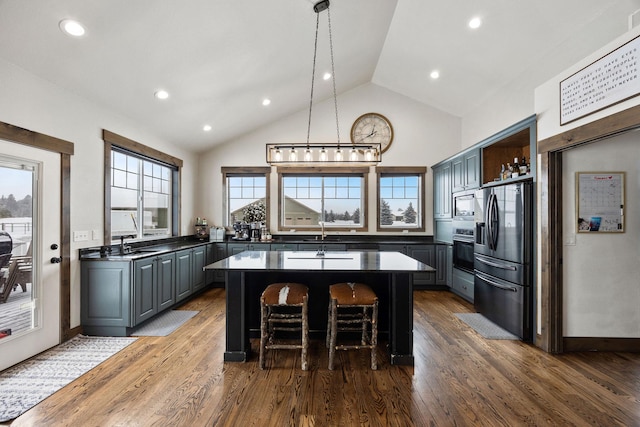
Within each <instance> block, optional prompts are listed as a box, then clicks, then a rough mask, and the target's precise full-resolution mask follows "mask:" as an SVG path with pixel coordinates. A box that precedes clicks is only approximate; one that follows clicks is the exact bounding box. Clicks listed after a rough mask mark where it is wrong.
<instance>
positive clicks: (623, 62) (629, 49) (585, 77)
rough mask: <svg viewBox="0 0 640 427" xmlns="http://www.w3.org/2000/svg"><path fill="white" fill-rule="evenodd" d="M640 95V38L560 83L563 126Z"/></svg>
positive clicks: (561, 120) (561, 121)
mask: <svg viewBox="0 0 640 427" xmlns="http://www.w3.org/2000/svg"><path fill="white" fill-rule="evenodd" d="M639 93H640V36H638V37H636V38H634V39H633V40H630V41H629V42H627V43H625V44H624V45H622V46H620V47H619V48H617V49H616V50H614V51H613V52H611V53H609V54H607V55H605V56H604V57H602V58H600V59H599V60H597V61H595V62H594V63H592V64H591V65H588V66H586V67H585V68H583V69H582V70H580V71H578V72H577V73H575V74H573V75H572V76H570V77H568V78H566V79H565V80H563V81H561V82H560V125H566V124H567V123H570V122H572V121H574V120H578V119H579V118H582V117H584V116H587V115H589V114H592V113H595V112H596V111H600V110H602V109H604V108H607V107H609V106H611V105H614V104H617V103H619V102H622V101H624V100H627V99H629V98H632V97H634V96H636V95H638V94H639Z"/></svg>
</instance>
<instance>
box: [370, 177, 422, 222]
mask: <svg viewBox="0 0 640 427" xmlns="http://www.w3.org/2000/svg"><path fill="white" fill-rule="evenodd" d="M376 171H377V174H378V227H377V228H378V231H385V230H386V231H390V230H397V229H402V230H409V231H424V217H423V216H424V196H423V193H424V175H425V173H426V168H424V167H418V168H396V167H379V168H376Z"/></svg>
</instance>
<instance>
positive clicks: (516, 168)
mask: <svg viewBox="0 0 640 427" xmlns="http://www.w3.org/2000/svg"><path fill="white" fill-rule="evenodd" d="M518 175H520V165H519V164H518V158H517V157H514V159H513V170H512V172H511V178H517V177H518Z"/></svg>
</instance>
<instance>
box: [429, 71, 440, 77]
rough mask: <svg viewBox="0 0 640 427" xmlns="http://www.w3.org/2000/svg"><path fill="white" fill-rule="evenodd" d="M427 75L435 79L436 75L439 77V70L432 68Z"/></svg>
mask: <svg viewBox="0 0 640 427" xmlns="http://www.w3.org/2000/svg"><path fill="white" fill-rule="evenodd" d="M429 76H431V78H432V79H437V78H438V77H440V71H438V70H433V71H432V72H431V74H429Z"/></svg>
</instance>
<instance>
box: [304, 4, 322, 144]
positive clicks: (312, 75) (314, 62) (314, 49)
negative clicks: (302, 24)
mask: <svg viewBox="0 0 640 427" xmlns="http://www.w3.org/2000/svg"><path fill="white" fill-rule="evenodd" d="M319 24H320V14H319V13H316V40H315V43H314V45H313V70H312V71H311V96H310V97H309V123H308V124H307V148H309V135H310V134H311V110H312V108H313V84H314V81H315V78H316V55H317V54H318V26H319Z"/></svg>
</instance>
